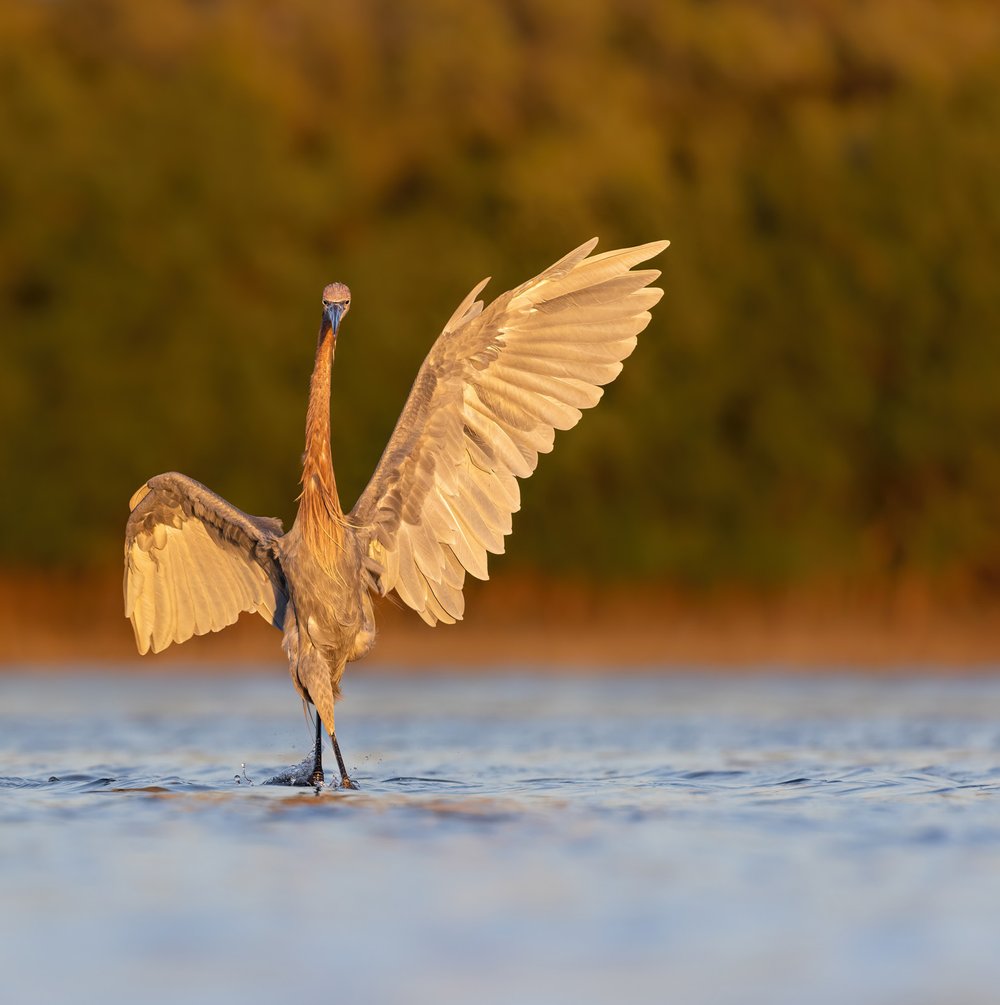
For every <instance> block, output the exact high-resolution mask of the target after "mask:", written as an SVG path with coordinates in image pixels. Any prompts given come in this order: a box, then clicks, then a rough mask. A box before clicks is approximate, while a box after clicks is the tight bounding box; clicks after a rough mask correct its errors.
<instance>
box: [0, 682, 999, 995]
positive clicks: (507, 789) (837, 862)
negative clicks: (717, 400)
mask: <svg viewBox="0 0 1000 1005" xmlns="http://www.w3.org/2000/svg"><path fill="white" fill-rule="evenodd" d="M345 699H346V700H345V701H344V703H343V704H342V705H341V706H339V710H338V711H339V718H338V736H339V738H340V741H341V746H342V747H343V749H344V753H345V757H346V759H347V763H348V768H349V770H351V772H352V774H353V775H354V776H355V778H356V779H357V780H358V781H359V782H360V784H361V785H362V786H363V788H362V790H361V791H360V792H356V793H353V792H339V791H333V790H328V791H323V792H322V793H320V794H319V795H317V794H316V793H314V792H313V791H312V790H299V789H288V788H279V787H273V786H268V787H263V786H261V785H259V784H249V783H248V782H247V781H245V780H243V779H242V774H243V770H242V768H241V765H242V764H244V763H245V764H246V777H247V778H248V779H250V780H251V781H253V780H258V779H262V778H266V777H267V776H269V775H271V774H275V773H277V772H278V771H280V770H281V769H283V768H286V767H287V766H288V765H289V764H290V763H292V762H294V761H296V760H298V759H299V757H301V756H302V755H303V754H304V753H305V752H306V750H307V748H308V745H309V742H310V731H309V727H308V726H307V724H306V723H305V722H304V720H303V719H302V717H301V714H300V713H299V711H298V709H297V706H296V700H295V697H294V693H293V691H292V689H291V686H290V685H289V683H288V681H287V679H284V677H283V672H282V671H280V670H275V671H274V672H272V673H270V674H269V675H263V676H261V675H256V676H250V677H246V678H243V679H241V678H240V677H238V676H226V677H212V676H206V675H205V674H204V672H202V671H199V672H198V674H197V675H195V674H191V675H184V676H179V675H178V676H173V677H171V676H158V677H148V676H141V677H140V676H128V675H127V674H122V675H112V674H106V673H102V672H100V668H90V669H86V670H84V669H81V670H80V671H79V672H77V673H73V674H59V675H37V676H20V675H17V674H9V675H6V676H0V758H2V759H0V776H3V777H0V905H2V906H0V996H2V998H3V1000H4V1001H18V1002H20V1001H25V1002H27V1001H30V1002H33V1003H48V1002H53V1003H54V1002H59V1003H62V1002H68V1001H72V1002H95V1003H96V1002H99V1003H102V1005H117V1003H126V1002H128V1003H132V1002H134V1001H136V1000H141V1001H142V1002H143V1003H144V1005H157V1003H167V1002H170V1003H173V1002H190V1001H198V1002H202V1001H203V1002H212V1003H228V1002H233V1003H236V1002H239V1003H240V1005H252V1003H257V1002H261V1003H264V1002H268V1003H270V1002H285V1001H304V1000H305V997H304V996H306V995H308V996H311V997H312V998H313V999H314V1000H315V999H316V996H321V998H320V999H319V1000H322V1001H339V1002H348V1003H372V1002H378V1003H381V1002H385V1003H397V1002H398V1003H404V1002H405V1003H413V1002H420V1003H422V1002H434V1003H435V1005H438V1003H441V1005H450V1003H455V1005H458V1003H469V1002H474V1003H477V1005H493V1003H497V1005H499V1003H517V1005H532V1003H539V1005H561V1003H573V1005H586V1003H592V1002H593V1003H598V1002H601V1003H603V1002H624V1003H646V1002H657V1003H660V1002H672V1003H684V1005H709V1003H711V1005H716V1003H718V1005H728V1003H732V1005H755V1003H762V1005H763V1003H768V1005H785V1003H788V1005H792V1003H796V1005H799V1003H809V1005H825V1003H830V1005H833V1003H836V1005H842V1003H844V1002H850V1003H854V1005H856V1003H863V1005H867V1003H906V1005H931V1003H942V1005H943V1003H947V1005H964V1003H993V1002H996V1001H997V1000H998V999H1000V990H998V988H1000V953H998V951H997V947H998V945H1000V679H988V678H983V679H947V678H940V679H919V678H912V679H899V678H893V679H880V680H863V679H856V678H850V677H838V676H835V675H830V676H824V677H821V678H811V679H801V678H785V679H783V678H781V677H766V676H761V677H751V678H748V677H736V676H728V677H727V676H725V675H687V676H684V675H670V676H663V677H656V676H628V675H625V674H622V675H615V676H607V677H603V678H599V679H592V678H586V677H582V676H581V677H569V676H559V677H546V676H538V677H532V676H530V675H525V674H523V673H521V674H508V673H503V672H496V673H494V674H492V675H490V676H487V677H477V678H474V679H467V680H463V679H456V678H434V679H430V680H418V679H416V678H415V677H405V676H401V677H391V676H378V677H375V676H368V677H366V676H365V675H364V674H363V672H356V673H355V674H354V675H353V676H352V677H351V678H350V679H349V680H348V682H347V685H346V689H345ZM331 765H332V758H330V759H329V763H328V765H327V767H328V768H329V767H330V766H331ZM236 775H240V776H241V780H240V783H239V784H237V783H236V781H235V779H234V776H236Z"/></svg>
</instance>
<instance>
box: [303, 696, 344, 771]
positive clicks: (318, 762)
mask: <svg viewBox="0 0 1000 1005" xmlns="http://www.w3.org/2000/svg"><path fill="white" fill-rule="evenodd" d="M341 770H343V768H341ZM324 778H325V776H324V774H323V721H322V720H321V719H320V717H319V712H317V713H316V746H315V747H314V748H313V772H312V778H311V779H310V784H312V785H322V784H323V781H324Z"/></svg>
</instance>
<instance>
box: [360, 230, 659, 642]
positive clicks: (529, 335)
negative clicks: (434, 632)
mask: <svg viewBox="0 0 1000 1005" xmlns="http://www.w3.org/2000/svg"><path fill="white" fill-rule="evenodd" d="M667 243H668V242H666V241H659V242H654V243H651V244H644V245H641V246H639V247H635V248H624V249H620V250H615V251H608V252H604V253H602V254H599V255H591V252H592V251H593V250H594V248H595V246H596V244H597V240H596V239H594V240H591V241H588V242H587V243H586V244H583V245H581V246H580V247H579V248H576V249H574V250H573V251H571V252H570V253H569V254H568V255H565V256H564V257H563V258H561V259H560V260H559V261H558V262H556V263H555V264H554V265H551V266H549V268H547V269H546V270H545V271H543V272H542V273H540V274H539V275H538V276H536V277H535V278H534V279H531V280H529V281H528V282H526V283H524V284H522V285H521V286H519V287H518V288H517V289H515V290H511V291H510V292H509V293H505V294H503V295H502V296H500V297H498V298H497V299H496V300H494V301H493V303H491V304H490V305H489V306H488V307H485V308H484V307H483V304H482V302H481V301H478V300H477V299H476V298H477V297H478V295H479V293H480V292H481V291H482V289H483V286H484V285H485V283H481V284H480V285H479V286H477V287H476V288H475V289H473V290H472V292H471V293H470V294H469V295H468V296H467V297H466V298H465V300H463V301H462V303H461V304H460V305H459V307H458V309H457V310H456V311H455V313H454V314H453V315H452V317H451V318H450V320H449V321H448V323H447V324H446V325H445V328H444V331H443V332H442V334H441V335H440V336H439V337H438V340H437V341H436V342H435V343H434V346H433V347H432V349H431V351H430V353H429V354H428V356H427V358H426V359H425V360H424V363H423V365H422V366H421V368H420V371H419V372H418V374H417V378H416V380H415V381H414V385H413V388H412V390H411V391H410V395H409V397H408V398H407V401H406V404H405V406H404V407H403V411H402V414H401V415H400V417H399V421H398V422H397V424H396V428H395V429H394V431H393V434H392V436H391V437H390V439H389V443H388V445H387V446H386V449H385V451H384V453H383V454H382V458H381V460H380V461H379V464H378V467H377V468H376V469H375V473H374V475H373V476H372V479H371V481H370V482H369V483H368V486H367V487H366V488H365V490H364V492H363V493H362V494H361V497H360V498H359V499H358V502H357V504H356V505H355V507H354V509H353V510H352V512H351V522H352V523H353V525H354V526H355V527H356V528H357V533H358V534H359V535H361V536H362V538H363V541H364V545H365V547H366V549H367V553H368V558H369V562H370V568H371V569H372V570H373V571H372V580H373V583H374V585H375V586H376V588H377V589H379V590H380V592H382V593H383V594H385V593H387V592H388V591H389V590H393V589H395V590H396V592H397V593H398V594H399V596H400V598H401V599H402V600H403V602H404V603H405V604H407V605H408V606H410V607H412V608H413V609H414V610H416V611H417V612H418V613H419V614H420V616H421V617H422V618H423V619H424V620H425V621H427V622H428V623H429V624H432V625H433V624H435V623H436V622H437V621H447V622H451V621H455V620H458V619H459V618H461V617H462V614H463V613H464V598H463V596H462V587H463V585H464V582H465V575H466V573H469V574H471V575H473V576H475V577H477V578H479V579H486V578H487V576H488V569H487V554H488V553H493V554H501V553H502V552H503V549H504V537H505V536H506V535H507V534H509V533H510V530H511V515H512V514H513V513H515V512H516V511H517V510H518V508H519V507H520V490H519V487H518V483H517V479H518V478H527V477H528V476H529V475H530V474H531V473H532V472H533V471H534V470H535V466H536V465H537V463H538V455H539V454H542V453H547V452H548V451H550V450H551V449H552V447H553V443H554V439H555V431H556V430H557V429H569V428H571V427H572V426H575V425H576V423H577V422H579V420H580V417H581V410H582V409H584V408H591V407H593V406H594V405H596V404H597V402H598V401H599V400H600V398H601V395H602V394H603V390H602V388H603V385H605V384H607V383H609V382H610V381H612V380H614V379H615V377H617V376H618V374H619V373H620V372H621V369H622V360H624V359H625V358H626V357H627V356H628V355H629V354H630V353H631V352H632V350H633V349H634V348H635V346H636V341H637V340H636V336H637V335H638V334H639V333H640V332H641V331H642V330H643V329H644V328H645V327H646V325H647V324H649V320H650V314H649V311H650V308H652V307H653V306H654V305H655V304H656V303H657V302H658V301H659V299H660V297H661V296H662V295H663V291H662V290H660V289H657V288H656V287H651V286H650V283H652V282H653V281H654V280H655V279H656V278H657V277H658V276H659V272H657V271H655V270H650V269H644V270H634V269H633V266H635V265H638V264H639V263H641V262H645V261H646V260H648V259H650V258H653V257H654V256H656V255H658V254H660V252H662V251H663V250H664V249H665V248H666V247H667Z"/></svg>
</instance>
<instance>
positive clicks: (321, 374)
mask: <svg viewBox="0 0 1000 1005" xmlns="http://www.w3.org/2000/svg"><path fill="white" fill-rule="evenodd" d="M335 348H336V338H335V336H334V334H333V332H332V330H331V329H330V328H329V326H328V325H324V326H323V328H322V329H321V330H320V333H319V341H318V344H317V346H316V365H315V366H314V367H313V373H312V380H311V381H310V383H309V408H308V411H307V412H306V451H305V454H304V456H303V459H302V498H301V502H300V503H299V514H300V517H304V518H305V522H306V525H307V526H309V525H313V526H314V527H319V526H324V525H328V524H330V523H331V522H333V523H334V524H337V530H339V523H338V521H340V520H341V518H342V517H343V515H344V511H343V510H342V509H341V506H340V497H339V496H338V495H337V482H336V480H335V479H334V477H333V461H332V459H331V456H330V374H331V370H332V369H333V355H334V350H335ZM334 532H335V533H336V531H334Z"/></svg>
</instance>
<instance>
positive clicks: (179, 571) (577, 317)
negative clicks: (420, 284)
mask: <svg viewBox="0 0 1000 1005" xmlns="http://www.w3.org/2000/svg"><path fill="white" fill-rule="evenodd" d="M668 244H669V242H668V241H655V242H652V243H648V244H643V245H639V246H636V247H630V248H623V249H619V250H615V251H608V252H604V253H601V254H593V251H594V249H595V247H596V246H597V238H593V239H591V240H590V241H587V242H586V243H585V244H582V245H581V246H580V247H578V248H576V249H575V250H573V251H571V252H570V253H569V254H568V255H565V256H564V257H563V258H561V259H559V261H557V262H555V263H554V264H553V265H551V266H549V267H548V268H547V269H545V270H544V271H542V272H541V273H539V274H538V275H537V276H535V277H534V278H533V279H530V280H528V281H527V282H525V283H523V284H521V285H520V286H518V287H517V288H516V289H513V290H510V291H508V292H506V293H504V294H502V295H501V296H499V297H497V298H496V299H495V300H493V301H492V302H491V303H490V304H489V305H488V306H484V301H483V300H480V299H478V298H479V294H480V293H481V292H482V291H483V289H484V287H485V286H486V284H487V283H488V282H489V279H488V278H487V279H484V280H483V281H482V282H480V283H479V284H478V285H476V286H475V287H474V288H473V289H472V291H471V292H470V293H469V294H468V296H466V297H465V299H464V300H463V301H462V302H461V303H460V304H459V306H458V308H457V309H456V310H455V312H454V313H453V314H452V316H451V318H450V319H449V320H448V322H447V323H446V324H445V325H444V328H443V330H442V332H441V334H440V335H439V336H438V337H437V339H436V340H435V342H434V343H433V345H432V347H431V349H430V352H429V353H428V355H427V356H426V358H425V359H424V361H423V363H422V365H421V366H420V369H419V370H418V372H417V376H416V379H415V381H414V383H413V386H412V388H411V389H410V392H409V395H408V397H407V399H406V402H405V404H404V406H403V410H402V412H401V414H400V416H399V419H398V421H397V423H396V426H395V428H394V429H393V432H392V434H391V436H390V438H389V442H388V444H387V446H386V447H385V450H384V452H383V453H382V456H381V458H380V460H379V462H378V464H377V466H376V468H375V471H374V474H373V475H372V477H371V480H370V481H369V482H368V484H367V486H366V487H365V489H364V490H363V491H362V493H361V495H360V496H359V497H358V499H357V502H356V503H355V505H354V507H353V509H351V510H350V511H349V512H345V511H344V509H343V508H342V506H341V501H340V497H339V495H338V493H337V483H336V479H335V477H334V468H333V463H332V459H331V450H330V394H331V373H332V367H333V361H334V354H335V351H336V347H337V341H338V337H339V336H340V332H341V327H342V325H343V322H344V318H345V317H346V316H347V313H348V311H350V309H351V292H350V290H349V289H348V287H347V286H345V285H344V284H343V283H339V282H335V283H330V284H329V285H328V286H326V287H325V288H324V290H323V295H322V311H321V318H320V327H319V334H318V337H317V343H316V356H315V365H314V367H313V372H312V377H311V379H310V385H309V400H308V406H307V409H306V424H305V426H306V428H305V451H304V454H303V459H302V479H301V487H302V491H301V494H300V495H299V497H298V511H297V513H296V516H295V520H294V522H293V524H292V526H291V528H290V529H289V530H288V531H287V532H285V531H284V527H283V525H282V523H281V521H280V520H278V519H275V518H272V517H260V516H252V515H250V514H248V513H245V512H244V511H243V510H240V509H238V508H237V507H236V506H234V505H233V504H232V503H230V502H228V501H226V500H225V499H223V498H222V497H221V496H219V495H217V494H216V493H214V492H213V491H211V490H210V489H209V488H207V487H206V486H205V485H203V484H202V483H201V482H198V481H196V480H195V479H194V478H190V477H188V476H187V475H183V474H179V473H178V472H173V471H172V472H166V473H164V474H159V475H156V476H154V477H152V478H150V479H149V480H148V481H146V482H145V483H144V484H143V485H142V486H140V488H139V489H138V490H137V491H136V492H135V493H134V494H133V495H132V497H131V499H130V501H129V516H128V521H127V524H126V529H125V574H124V600H125V616H126V617H127V618H128V619H129V620H130V621H131V623H132V628H133V630H134V633H135V640H136V645H137V648H138V650H139V653H140V654H142V655H144V654H146V653H147V652H149V651H150V650H152V651H153V652H160V651H162V650H164V649H165V648H167V646H169V645H170V644H171V643H181V642H184V641H186V640H187V639H189V638H191V637H192V636H194V635H204V634H206V633H208V632H214V631H219V630H221V629H223V628H225V627H226V626H228V625H231V624H233V623H235V622H236V620H237V619H238V618H239V616H240V614H241V613H243V612H248V613H251V614H259V615H260V616H261V617H262V618H263V619H264V620H265V621H267V622H268V623H269V624H271V625H273V626H274V627H275V628H277V629H278V630H279V631H281V633H282V646H283V648H284V651H285V654H286V655H287V657H288V666H289V672H290V674H291V678H292V683H293V684H294V686H295V688H296V690H297V691H298V694H299V696H300V697H301V698H302V701H303V703H304V704H303V707H304V709H305V710H306V713H307V716H309V717H310V719H311V721H312V718H313V717H312V713H311V712H310V711H309V710H310V709H314V710H315V716H314V725H315V740H314V743H313V748H312V753H311V758H310V757H307V758H306V760H305V761H303V774H302V776H301V778H298V779H296V780H295V782H294V783H293V784H301V785H314V786H317V787H318V786H321V785H323V784H324V783H325V780H326V776H325V773H324V771H323V763H322V754H323V747H324V738H323V731H324V730H325V732H326V733H327V734H328V735H329V739H330V744H331V746H332V749H333V752H334V755H335V757H336V760H337V767H338V770H339V772H340V786H341V787H343V788H345V789H350V788H356V787H357V786H356V783H355V782H354V780H353V779H352V778H351V777H350V775H349V773H348V771H347V769H346V767H345V763H344V758H343V756H342V754H341V750H340V746H339V744H338V742H337V735H336V730H335V722H334V708H335V705H336V703H337V700H338V698H339V697H340V682H341V678H342V676H343V673H344V669H345V667H346V666H347V664H348V663H352V662H354V661H356V660H360V659H361V658H362V657H363V656H365V655H366V654H367V653H368V652H369V650H370V649H371V648H372V646H373V644H374V642H375V617H374V611H373V597H375V596H381V597H384V596H386V595H387V594H389V593H390V592H391V591H395V593H396V595H397V596H398V598H399V599H400V600H401V601H402V602H403V603H404V604H405V605H407V606H408V607H410V608H412V609H413V610H414V611H415V612H416V613H417V614H419V615H420V617H421V618H422V619H423V620H424V621H425V622H427V623H428V624H429V625H432V626H433V625H436V624H437V623H439V622H442V623H446V624H453V623H455V622H456V621H458V620H460V619H461V618H462V616H463V613H464V608H465V602H464V597H463V592H462V591H463V586H464V583H465V576H466V574H469V575H471V576H473V577H475V578H477V579H480V580H485V579H487V578H488V570H487V554H488V553H489V554H495V555H497V554H502V553H503V551H504V538H505V536H506V535H508V534H509V533H510V532H511V519H512V515H513V513H515V512H516V511H517V510H518V509H519V508H520V488H519V484H518V479H524V478H527V477H528V476H529V475H531V473H532V472H533V471H534V470H535V466H536V464H537V463H538V456H539V454H541V453H547V452H548V451H550V450H551V449H552V447H553V441H554V436H555V431H556V430H565V429H569V428H571V427H572V426H575V425H576V423H577V422H578V421H579V419H580V417H581V410H582V409H585V408H590V407H592V406H593V405H596V404H597V402H598V400H599V399H600V398H601V396H602V394H603V387H604V385H606V384H608V383H609V382H611V381H612V380H614V379H615V378H616V377H617V376H618V374H619V373H620V372H621V370H622V361H623V360H624V359H625V358H626V357H627V356H628V355H629V354H630V353H631V352H632V350H633V349H634V348H635V346H636V343H637V335H638V334H639V333H640V332H641V331H642V330H643V329H644V328H645V327H646V326H647V324H648V323H649V321H650V308H652V307H653V306H654V305H655V304H656V303H657V302H658V301H659V300H660V298H661V297H662V296H663V291H662V290H661V289H658V288H657V287H654V286H651V285H650V284H651V283H652V282H654V281H655V280H656V279H657V278H659V276H660V272H659V271H656V270H651V269H644V270H637V269H635V268H634V267H635V266H636V265H639V264H641V263H643V262H645V261H647V260H649V259H651V258H654V257H655V256H657V255H659V254H660V253H661V252H663V251H664V250H665V249H666V247H667V246H668Z"/></svg>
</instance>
